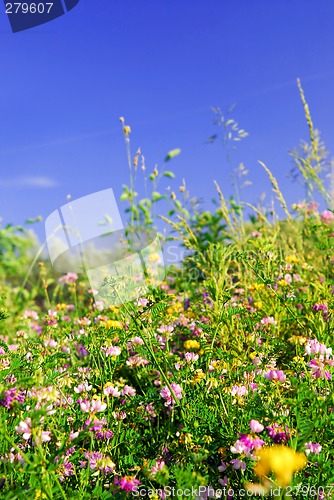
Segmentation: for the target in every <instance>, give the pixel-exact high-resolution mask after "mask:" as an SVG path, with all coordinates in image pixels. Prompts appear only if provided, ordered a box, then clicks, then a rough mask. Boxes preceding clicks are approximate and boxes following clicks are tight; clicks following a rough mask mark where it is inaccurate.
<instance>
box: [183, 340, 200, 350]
mask: <svg viewBox="0 0 334 500" xmlns="http://www.w3.org/2000/svg"><path fill="white" fill-rule="evenodd" d="M183 346H184V348H185V349H199V348H200V347H201V344H200V343H199V342H198V341H197V340H186V341H185V343H184V344H183Z"/></svg>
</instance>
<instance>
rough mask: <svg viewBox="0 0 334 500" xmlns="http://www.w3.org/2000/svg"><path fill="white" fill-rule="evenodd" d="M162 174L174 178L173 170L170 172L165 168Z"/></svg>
mask: <svg viewBox="0 0 334 500" xmlns="http://www.w3.org/2000/svg"><path fill="white" fill-rule="evenodd" d="M162 175H164V176H165V177H169V178H170V179H174V178H175V175H174V174H173V172H170V171H169V170H166V171H165V172H163V173H162Z"/></svg>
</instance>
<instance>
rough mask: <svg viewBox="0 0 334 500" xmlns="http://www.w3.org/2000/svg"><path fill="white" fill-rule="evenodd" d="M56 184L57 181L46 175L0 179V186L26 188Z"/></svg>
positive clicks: (50, 186)
mask: <svg viewBox="0 0 334 500" xmlns="http://www.w3.org/2000/svg"><path fill="white" fill-rule="evenodd" d="M55 186H58V182H57V181H55V180H54V179H52V178H51V177H47V176H42V175H41V176H39V175H27V176H21V177H12V178H9V179H0V187H14V188H15V187H27V188H42V189H45V188H52V187H55Z"/></svg>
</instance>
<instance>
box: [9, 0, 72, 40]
mask: <svg viewBox="0 0 334 500" xmlns="http://www.w3.org/2000/svg"><path fill="white" fill-rule="evenodd" d="M78 3H79V0H50V1H47V0H28V1H26V2H14V1H11V2H8V1H7V0H4V4H5V12H6V14H7V16H8V19H9V22H10V25H11V28H12V32H13V33H17V32H18V31H24V30H28V29H30V28H35V27H36V26H39V25H40V24H45V23H48V22H49V21H52V20H53V19H56V18H57V17H60V16H63V15H64V14H66V12H68V11H70V10H72V9H73V8H74V7H75V6H76V5H78Z"/></svg>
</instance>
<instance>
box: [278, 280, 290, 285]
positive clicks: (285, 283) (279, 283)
mask: <svg viewBox="0 0 334 500" xmlns="http://www.w3.org/2000/svg"><path fill="white" fill-rule="evenodd" d="M277 284H278V285H279V286H288V283H287V282H286V281H285V280H279V281H277Z"/></svg>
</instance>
